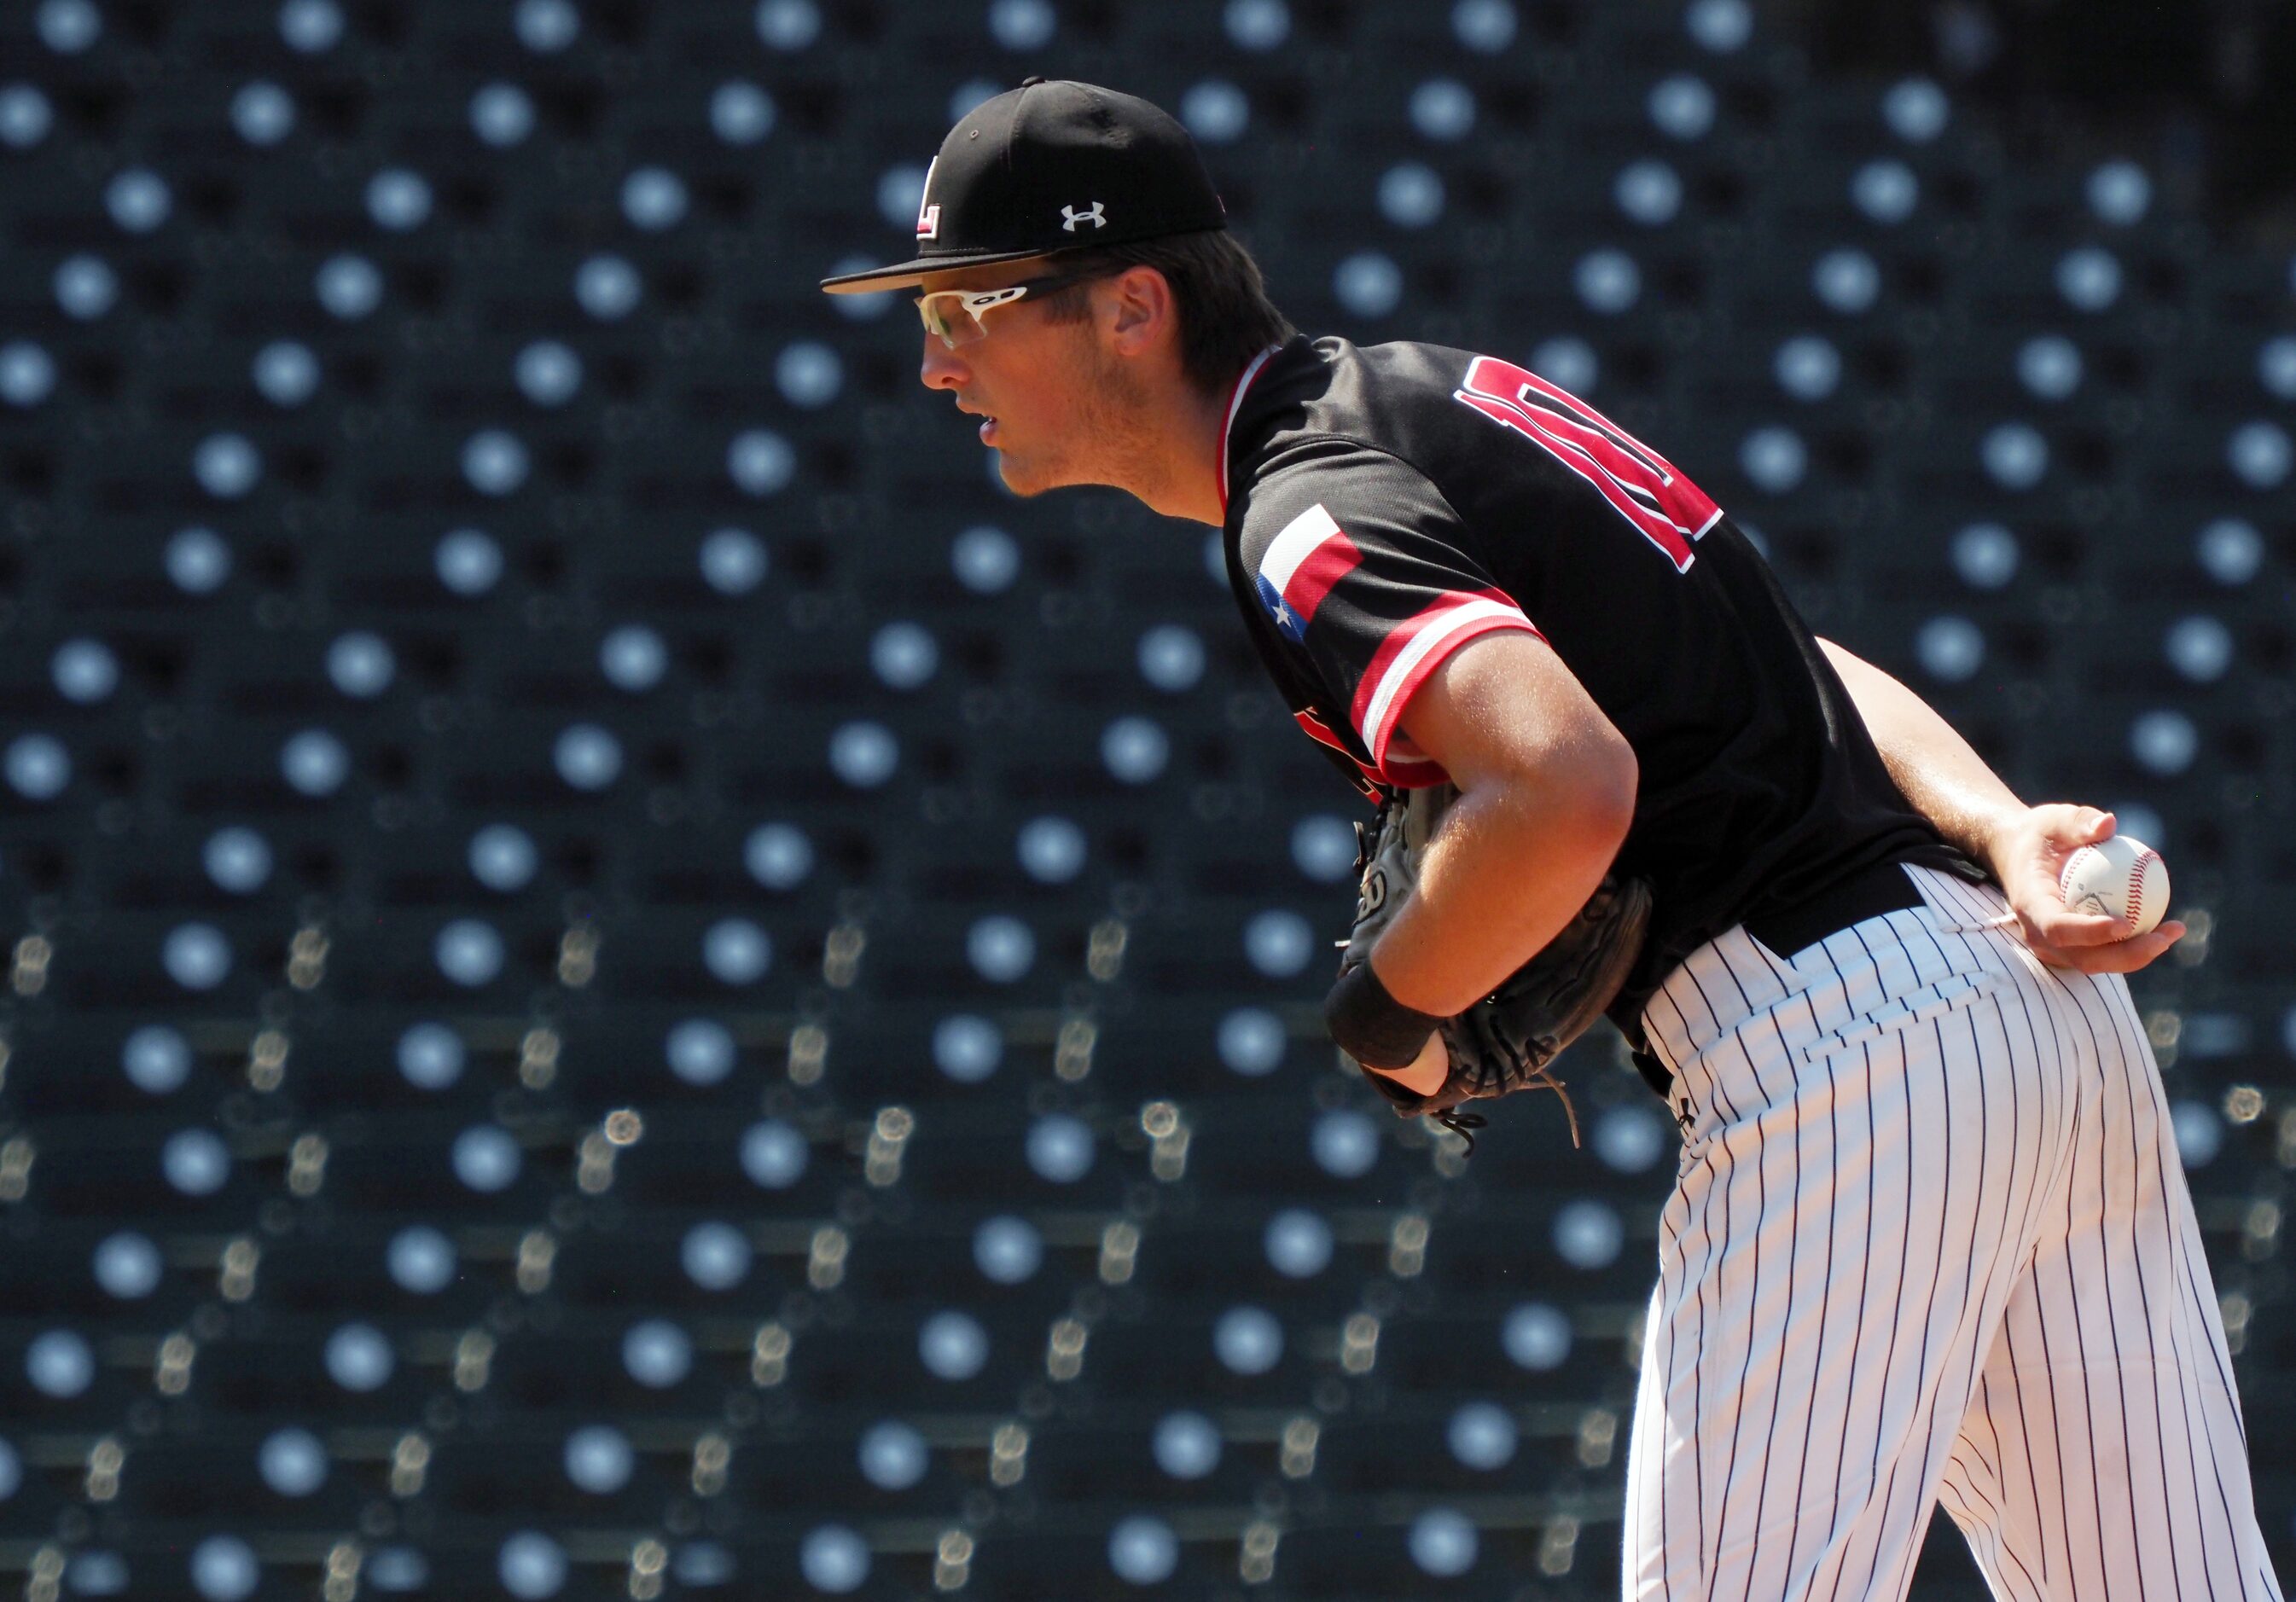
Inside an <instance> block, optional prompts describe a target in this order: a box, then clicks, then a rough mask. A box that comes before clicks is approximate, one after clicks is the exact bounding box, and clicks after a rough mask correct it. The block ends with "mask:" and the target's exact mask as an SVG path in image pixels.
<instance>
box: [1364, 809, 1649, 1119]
mask: <svg viewBox="0 0 2296 1602" xmlns="http://www.w3.org/2000/svg"><path fill="white" fill-rule="evenodd" d="M1458 794H1459V792H1458V790H1457V789H1456V787H1454V786H1452V785H1449V784H1439V785H1435V786H1432V787H1430V788H1427V789H1415V790H1404V791H1399V792H1393V793H1390V795H1389V796H1388V797H1386V799H1384V800H1383V801H1382V803H1381V805H1380V810H1379V816H1378V818H1377V819H1376V820H1375V821H1374V823H1373V824H1372V825H1371V827H1370V828H1369V829H1366V828H1365V826H1364V825H1363V824H1361V823H1358V824H1357V825H1356V838H1357V845H1358V846H1359V850H1358V852H1357V858H1356V867H1357V872H1358V874H1359V875H1360V876H1361V877H1360V881H1359V882H1360V892H1361V893H1360V895H1359V896H1358V898H1357V903H1356V916H1355V927H1354V928H1353V929H1352V930H1351V932H1350V933H1349V937H1348V939H1347V941H1346V943H1345V944H1346V950H1345V951H1344V952H1341V957H1340V972H1339V982H1338V983H1337V984H1335V985H1333V992H1332V1000H1330V1001H1326V1003H1325V1007H1324V1016H1325V1018H1326V1020H1327V1021H1333V1023H1334V1029H1333V1038H1334V1039H1335V1040H1336V1041H1337V1042H1339V1045H1340V1047H1341V1050H1349V1047H1350V1045H1351V1044H1354V1045H1356V1046H1357V1048H1358V1049H1359V1050H1360V1049H1362V1039H1363V1036H1362V1034H1361V1033H1360V1031H1359V1030H1358V1029H1355V1028H1351V1027H1350V1018H1349V1016H1348V1014H1349V1010H1350V1009H1349V1008H1348V1007H1347V1005H1346V1003H1347V1002H1348V1001H1349V999H1350V998H1353V997H1356V996H1359V994H1360V993H1361V991H1362V989H1363V987H1364V983H1365V978H1366V977H1368V976H1357V974H1356V970H1357V969H1359V968H1365V967H1367V966H1368V964H1369V961H1370V956H1371V950H1372V947H1373V946H1374V944H1377V943H1378V940H1379V936H1380V935H1381V933H1382V931H1384V930H1385V929H1386V928H1387V926H1388V925H1389V924H1390V923H1391V922H1393V921H1394V919H1395V914H1396V911H1397V909H1398V907H1399V906H1400V905H1401V904H1402V902H1403V899H1404V898H1405V897H1406V895H1409V894H1410V893H1411V891H1412V889H1413V888H1414V887H1415V886H1416V885H1417V883H1418V881H1419V874H1418V864H1419V860H1420V858H1421V856H1422V855H1423V854H1424V852H1425V850H1426V847H1427V842H1428V840H1429V839H1430V838H1431V837H1432V836H1433V834H1434V830H1435V826H1436V823H1437V822H1438V821H1439V819H1440V818H1441V816H1442V814H1443V813H1444V811H1445V810H1446V809H1447V807H1448V806H1449V805H1450V804H1451V803H1452V802H1453V801H1454V800H1456V798H1457V797H1458ZM1649 922H1650V887H1649V886H1648V885H1647V884H1646V883H1644V881H1643V880H1641V879H1626V880H1620V879H1618V878H1617V877H1616V876H1614V875H1605V876H1604V878H1603V882H1602V883H1601V884H1600V885H1598V886H1596V887H1595V893H1594V895H1591V896H1589V897H1588V898H1587V904H1586V906H1585V907H1583V908H1581V909H1580V911H1579V915H1578V916H1577V917H1576V918H1574V919H1573V920H1571V921H1570V923H1568V924H1566V925H1564V926H1563V928H1562V930H1561V932H1560V933H1558V934H1557V935H1556V936H1554V939H1552V940H1550V941H1549V942H1547V944H1546V946H1544V947H1543V948H1542V949H1541V950H1540V951H1539V952H1538V953H1537V954H1536V955H1534V956H1533V957H1532V958H1531V959H1530V960H1529V961H1528V962H1526V963H1524V964H1523V965H1522V966H1521V968H1519V969H1516V970H1515V971H1514V973H1513V975H1512V976H1510V977H1508V978H1507V979H1506V980H1505V983H1503V984H1502V985H1500V986H1499V987H1498V989H1497V990H1496V991H1494V992H1493V993H1491V994H1489V995H1488V996H1486V997H1484V998H1483V999H1482V1000H1481V1001H1478V1002H1476V1003H1475V1004H1474V1005H1473V1006H1472V1007H1470V1008H1469V1009H1467V1010H1466V1011H1464V1012H1462V1013H1460V1014H1458V1015H1457V1016H1456V1017H1453V1018H1441V1019H1437V1020H1433V1021H1434V1023H1435V1024H1436V1026H1437V1033H1438V1034H1440V1036H1441V1038H1442V1042H1443V1049H1444V1052H1445V1054H1446V1056H1447V1058H1448V1067H1447V1072H1446V1074H1445V1076H1444V1080H1443V1083H1442V1084H1441V1085H1440V1086H1439V1088H1438V1089H1436V1090H1435V1091H1431V1092H1430V1093H1428V1094H1424V1095H1423V1094H1420V1093H1419V1092H1417V1091H1413V1090H1412V1089H1410V1088H1409V1087H1408V1086H1406V1085H1405V1084H1403V1083H1400V1082H1399V1081H1398V1080H1397V1079H1395V1078H1394V1077H1392V1076H1391V1075H1387V1074H1381V1073H1375V1072H1374V1071H1373V1070H1372V1069H1370V1068H1368V1067H1365V1068H1364V1073H1365V1076H1366V1077H1367V1078H1369V1079H1370V1080H1371V1082H1372V1083H1374V1085H1376V1086H1378V1087H1379V1091H1380V1093H1381V1094H1382V1096H1384V1097H1386V1098H1387V1099H1388V1101H1389V1103H1390V1105H1392V1106H1393V1107H1394V1108H1395V1110H1396V1113H1397V1115H1398V1116H1402V1117H1415V1116H1419V1115H1421V1114H1423V1113H1424V1114H1432V1115H1433V1116H1435V1118H1436V1119H1437V1121H1438V1122H1439V1123H1441V1124H1443V1125H1444V1126H1445V1127H1446V1128H1447V1129H1450V1130H1453V1131H1455V1132H1457V1133H1459V1134H1460V1135H1462V1136H1463V1137H1464V1138H1465V1139H1466V1140H1467V1143H1468V1146H1467V1149H1468V1151H1469V1152H1470V1153H1472V1151H1473V1150H1474V1137H1473V1136H1472V1135H1470V1134H1468V1133H1467V1131H1468V1130H1470V1129H1480V1128H1481V1127H1482V1125H1483V1122H1484V1121H1483V1119H1482V1118H1480V1116H1477V1115H1475V1114H1472V1113H1460V1112H1457V1111H1456V1108H1457V1107H1458V1105H1459V1104H1460V1103H1461V1102H1463V1101H1469V1100H1473V1099H1480V1098H1484V1097H1491V1096H1504V1095H1506V1094H1508V1093H1509V1092H1511V1091H1519V1090H1524V1089H1529V1088H1533V1087H1536V1088H1538V1089H1543V1090H1551V1091H1554V1092H1555V1093H1556V1094H1557V1095H1560V1096H1562V1106H1563V1109H1564V1111H1565V1113H1566V1114H1567V1115H1568V1116H1569V1117H1570V1140H1571V1143H1572V1144H1573V1145H1574V1146H1575V1145H1576V1144H1578V1141H1579V1116H1578V1111H1577V1109H1576V1108H1572V1107H1571V1105H1570V1097H1569V1095H1567V1094H1565V1093H1564V1092H1563V1089H1562V1083H1561V1082H1560V1081H1558V1080H1557V1079H1555V1078H1554V1075H1553V1073H1552V1072H1551V1065H1552V1064H1553V1062H1554V1058H1556V1057H1557V1056H1559V1055H1560V1054H1561V1053H1562V1049H1563V1048H1564V1047H1565V1046H1568V1045H1569V1044H1570V1042H1572V1041H1574V1040H1576V1039H1578V1038H1579V1035H1580V1034H1583V1033H1584V1032H1585V1031H1586V1029H1587V1026H1589V1025H1591V1024H1592V1023H1593V1022H1594V1021H1595V1018H1597V1017H1599V1016H1601V1014H1602V1011H1603V1008H1605V1007H1606V1006H1608V1005H1609V1004H1610V1001H1611V997H1613V996H1615V995H1616V994H1617V993H1618V992H1619V986H1620V985H1622V984H1624V983H1625V982H1626V977H1627V974H1628V971H1629V970H1630V969H1632V968H1633V967H1634V964H1635V959H1636V956H1638V955H1639V954H1640V952H1641V951H1642V944H1643V936H1644V931H1645V930H1646V929H1647V928H1648V926H1649ZM1334 1002H1338V1003H1341V1005H1339V1006H1335V1005H1334ZM1349 1055H1350V1056H1351V1057H1354V1058H1355V1060H1356V1061H1357V1067H1363V1059H1362V1058H1360V1057H1357V1056H1356V1053H1355V1052H1354V1051H1350V1052H1349ZM1390 1055H1392V1053H1391V1052H1390ZM1374 1060H1377V1059H1376V1058H1374ZM1383 1066H1395V1065H1394V1064H1392V1063H1389V1064H1385V1065H1383Z"/></svg>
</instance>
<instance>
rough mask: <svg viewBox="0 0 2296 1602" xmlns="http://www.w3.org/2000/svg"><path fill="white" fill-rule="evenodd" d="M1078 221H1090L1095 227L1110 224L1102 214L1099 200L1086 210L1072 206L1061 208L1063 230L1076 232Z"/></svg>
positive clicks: (1063, 231) (1064, 231)
mask: <svg viewBox="0 0 2296 1602" xmlns="http://www.w3.org/2000/svg"><path fill="white" fill-rule="evenodd" d="M1078 223H1090V224H1091V225H1093V226H1094V227H1095V228H1104V227H1106V226H1107V225H1108V219H1107V218H1106V217H1103V216H1102V215H1101V211H1100V202H1099V201H1098V200H1095V201H1094V202H1093V203H1092V205H1091V207H1090V208H1089V209H1087V210H1084V211H1078V210H1077V209H1076V208H1074V207H1070V206H1063V207H1062V208H1061V232H1062V233H1075V232H1076V231H1077V225H1078Z"/></svg>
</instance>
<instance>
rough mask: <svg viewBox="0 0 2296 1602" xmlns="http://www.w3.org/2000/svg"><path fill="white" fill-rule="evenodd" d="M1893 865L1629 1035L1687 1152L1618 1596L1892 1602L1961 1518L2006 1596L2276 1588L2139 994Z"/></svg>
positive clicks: (2189, 1599)
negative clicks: (1840, 904) (1896, 888)
mask: <svg viewBox="0 0 2296 1602" xmlns="http://www.w3.org/2000/svg"><path fill="white" fill-rule="evenodd" d="M1907 872H1908V873H1910V874H1911V875H1912V876H1913V877H1914V879H1915V881H1916V882H1917V883H1918V885H1919V886H1920V887H1921V892H1922V895H1923V901H1924V903H1925V904H1924V905H1923V906H1920V907H1915V908H1909V909H1907V910H1905V911H1894V912H1889V913H1885V914H1883V915H1882V916H1881V917H1877V918H1872V919H1868V920H1865V921H1864V922H1861V923H1858V924H1855V925H1853V926H1851V927H1850V928H1845V929H1841V930H1838V931H1836V932H1835V933H1833V935H1830V936H1827V937H1826V938H1825V939H1824V940H1823V941H1820V942H1818V943H1817V944H1814V945H1811V946H1809V947H1808V949H1806V950H1804V951H1802V952H1795V953H1793V954H1792V956H1791V957H1790V958H1789V957H1787V956H1782V955H1781V954H1780V953H1778V952H1773V951H1771V950H1769V949H1768V948H1767V947H1766V946H1764V945H1763V944H1761V943H1760V942H1759V940H1756V939H1755V938H1754V937H1753V936H1751V935H1749V934H1747V933H1746V932H1745V930H1744V929H1743V928H1732V929H1730V930H1728V931H1727V932H1726V933H1725V934H1723V935H1721V936H1718V937H1717V938H1716V939H1714V940H1713V941H1711V942H1710V943H1709V944H1706V945H1704V946H1702V947H1700V948H1699V949H1698V950H1697V951H1696V952H1693V953H1692V954H1691V956H1690V957H1689V958H1688V959H1687V960H1685V961H1684V962H1683V963H1682V965H1681V966H1680V967H1679V968H1677V969H1676V970H1675V972H1674V973H1673V974H1672V975H1670V976H1669V977H1668V979H1667V981H1666V983H1665V985H1663V986H1661V989H1660V990H1659V992H1658V993H1656V994H1655V995H1654V996H1653V997H1652V1000H1651V1002H1650V1005H1649V1007H1648V1009H1646V1010H1645V1012H1644V1030H1645V1033H1646V1034H1647V1035H1648V1037H1649V1039H1650V1042H1651V1043H1652V1048H1653V1049H1654V1050H1656V1051H1657V1052H1658V1054H1659V1056H1660V1057H1661V1058H1662V1059H1663V1060H1664V1061H1665V1062H1666V1063H1667V1064H1668V1066H1669V1067H1671V1068H1672V1069H1673V1070H1674V1075H1675V1087H1676V1095H1677V1108H1678V1112H1679V1114H1680V1117H1681V1122H1682V1124H1683V1134H1684V1143H1683V1148H1682V1158H1681V1165H1680V1169H1679V1173H1678V1174H1677V1182H1676V1186H1675V1190H1674V1194H1673V1196H1672V1197H1670V1198H1669V1201H1668V1204H1667V1206H1666V1209H1665V1212H1664V1214H1663V1215H1662V1217H1661V1224H1660V1234H1659V1282H1658V1285H1657V1287H1656V1288H1655V1289H1654V1290H1653V1291H1652V1296H1651V1304H1650V1313H1649V1317H1648V1320H1647V1321H1646V1325H1645V1329H1644V1346H1643V1364H1642V1376H1641V1380H1640V1385H1639V1387H1638V1392H1637V1395H1636V1408H1635V1424H1634V1429H1633V1433H1632V1435H1631V1437H1630V1440H1629V1444H1628V1469H1627V1508H1626V1528H1627V1539H1626V1542H1625V1567H1626V1574H1625V1581H1626V1594H1627V1596H1628V1597H1629V1598H1665V1599H1666V1602H1689V1599H1690V1598H1701V1599H1704V1598H1717V1599H1726V1602H1758V1599H1759V1602H1780V1599H1793V1602H1799V1599H1802V1598H1808V1599H1810V1602H1874V1599H1891V1598H1902V1597H1904V1596H1905V1594H1906V1591H1907V1587H1908V1586H1909V1585H1910V1584H1911V1583H1912V1577H1913V1566H1914V1562H1915V1557H1917V1556H1918V1554H1919V1552H1920V1549H1921V1543H1922V1538H1923V1534H1924V1533H1925V1532H1926V1530H1927V1528H1928V1525H1929V1519H1930V1510H1931V1508H1932V1507H1933V1506H1938V1505H1942V1506H1943V1507H1944V1508H1945V1509H1946V1511H1947V1513H1948V1515H1950V1516H1952V1518H1953V1519H1954V1521H1955V1522H1956V1524H1959V1525H1960V1526H1961V1528H1962V1530H1963V1532H1964V1533H1965V1534H1966V1535H1967V1536H1968V1538H1969V1542H1970V1549H1971V1550H1972V1553H1973V1554H1974V1555H1975V1557H1976V1559H1977V1563H1978V1566H1979V1567H1980V1569H1981V1570H1982V1571H1983V1572H1984V1573H1985V1576H1986V1578H1987V1580H1988V1582H1989V1583H1990V1585H1991V1587H1992V1590H1993V1593H1994V1595H1995V1596H1996V1597H1997V1598H2003V1599H2004V1602H2071V1599H2073V1598H2079V1599H2080V1602H2136V1599H2137V1598H2177V1599H2180V1602H2235V1599H2241V1602H2281V1592H2280V1588H2279V1583H2278V1581H2277V1580H2276V1578H2275V1577H2274V1575H2273V1573H2272V1570H2271V1565H2270V1563H2269V1560H2268V1559H2267V1557H2266V1556H2265V1550H2264V1542H2263V1538H2262V1536H2261V1535H2260V1534H2259V1532H2258V1529H2257V1525H2256V1518H2255V1513H2254V1509H2253V1505H2252V1501H2251V1493H2250V1488H2249V1475H2248V1458H2247V1439H2246V1435H2245V1434H2244V1431H2243V1425H2242V1421H2241V1418H2240V1410H2239V1403H2238V1401H2237V1399H2236V1397H2235V1394H2234V1389H2233V1383H2232V1365H2231V1361H2230V1360H2229V1358H2228V1356H2227V1354H2226V1348H2225V1342H2224V1333H2223V1328H2222V1326H2221V1323H2220V1321H2219V1320H2218V1313H2217V1305H2216V1293H2215V1289H2214V1287H2213V1286H2212V1285H2211V1283H2210V1277H2209V1271H2208V1264H2207V1262H2206V1260H2205V1258H2204V1257H2203V1255H2202V1247H2201V1238H2200V1232H2199V1228H2198V1225H2197V1223H2196V1222H2195V1221H2194V1214H2193V1206H2192V1200H2191V1197H2190V1196H2189V1194H2188V1193H2187V1191H2186V1189H2185V1181H2184V1173H2183V1169H2182V1167H2181V1165H2179V1163H2178V1160H2177V1149H2176V1142H2175V1139H2174V1136H2173V1132H2172V1130H2171V1126H2170V1124H2169V1113H2168V1106H2167V1100H2166V1098H2165V1097H2164V1095H2163V1094H2162V1091H2161V1081H2160V1075H2159V1073H2158V1070H2157V1069H2156V1067H2155V1066H2154V1063H2153V1054H2152V1049H2151V1047H2150V1046H2149V1045H2148V1044H2147V1043H2146V1041H2145V1037H2144V1027H2143V1026H2142V1024H2141V1022H2140V1021H2139V1019H2138V1018H2137V1015H2136V1008H2135V1006H2134V1005H2133V1003H2132V1002H2131V1001H2130V999H2129V994H2128V984H2127V982H2126V981H2125V980H2124V979H2122V978H2121V977H2119V976H2117V975H2116V976H2096V975H2086V974H2079V973H2072V972H2068V971H2065V970H2062V969H2053V968H2049V967H2046V966H2045V965H2044V964H2042V963H2041V962H2040V961H2039V960H2038V959H2037V958H2035V957H2034V956H2033V954H2032V952H2030V950H2029V949H2028V948H2027V947H2026V945H2025V944H2024V942H2023V940H2022V939H2021V937H2020V936H2019V935H2018V934H2017V933H2016V931H2015V921H2014V918H2013V915H2011V914H2010V913H2009V911H2008V903H2007V902H2006V901H2005V900H2004V899H2003V898H2002V896H2001V895H2000V893H1999V892H1998V891H1997V890H1995V889H1994V888H1992V887H1989V886H1984V887H1975V886H1971V885H1968V884H1965V883H1963V882H1961V881H1959V880H1957V879H1953V878H1952V877H1950V876H1948V875H1946V874H1943V873H1939V872H1937V871H1935V870H1931V869H1928V868H1922V867H1916V866H1909V867H1908V868H1907Z"/></svg>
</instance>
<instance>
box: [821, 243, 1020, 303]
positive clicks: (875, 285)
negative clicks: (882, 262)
mask: <svg viewBox="0 0 2296 1602" xmlns="http://www.w3.org/2000/svg"><path fill="white" fill-rule="evenodd" d="M1058 254H1059V252H1058V251H1054V250H1043V249H1037V250H983V251H980V252H979V253H977V254H972V255H948V256H920V257H917V258H916V259H915V260H914V261H905V262H899V263H897V264H895V265H894V266H890V267H865V268H863V269H862V270H861V271H860V272H858V273H840V274H838V275H837V276H836V277H834V278H824V279H823V280H822V281H821V290H822V293H824V295H869V294H874V293H876V292H878V291H879V290H906V289H910V288H913V287H914V286H915V285H917V284H920V283H922V282H924V281H925V280H926V279H928V278H930V277H931V276H932V275H933V274H935V273H955V272H958V271H961V270H962V269H964V268H965V267H993V266H999V265H1000V264H1002V263H1005V262H1008V261H1036V260H1037V259H1039V258H1041V257H1047V256H1056V255H1058Z"/></svg>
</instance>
